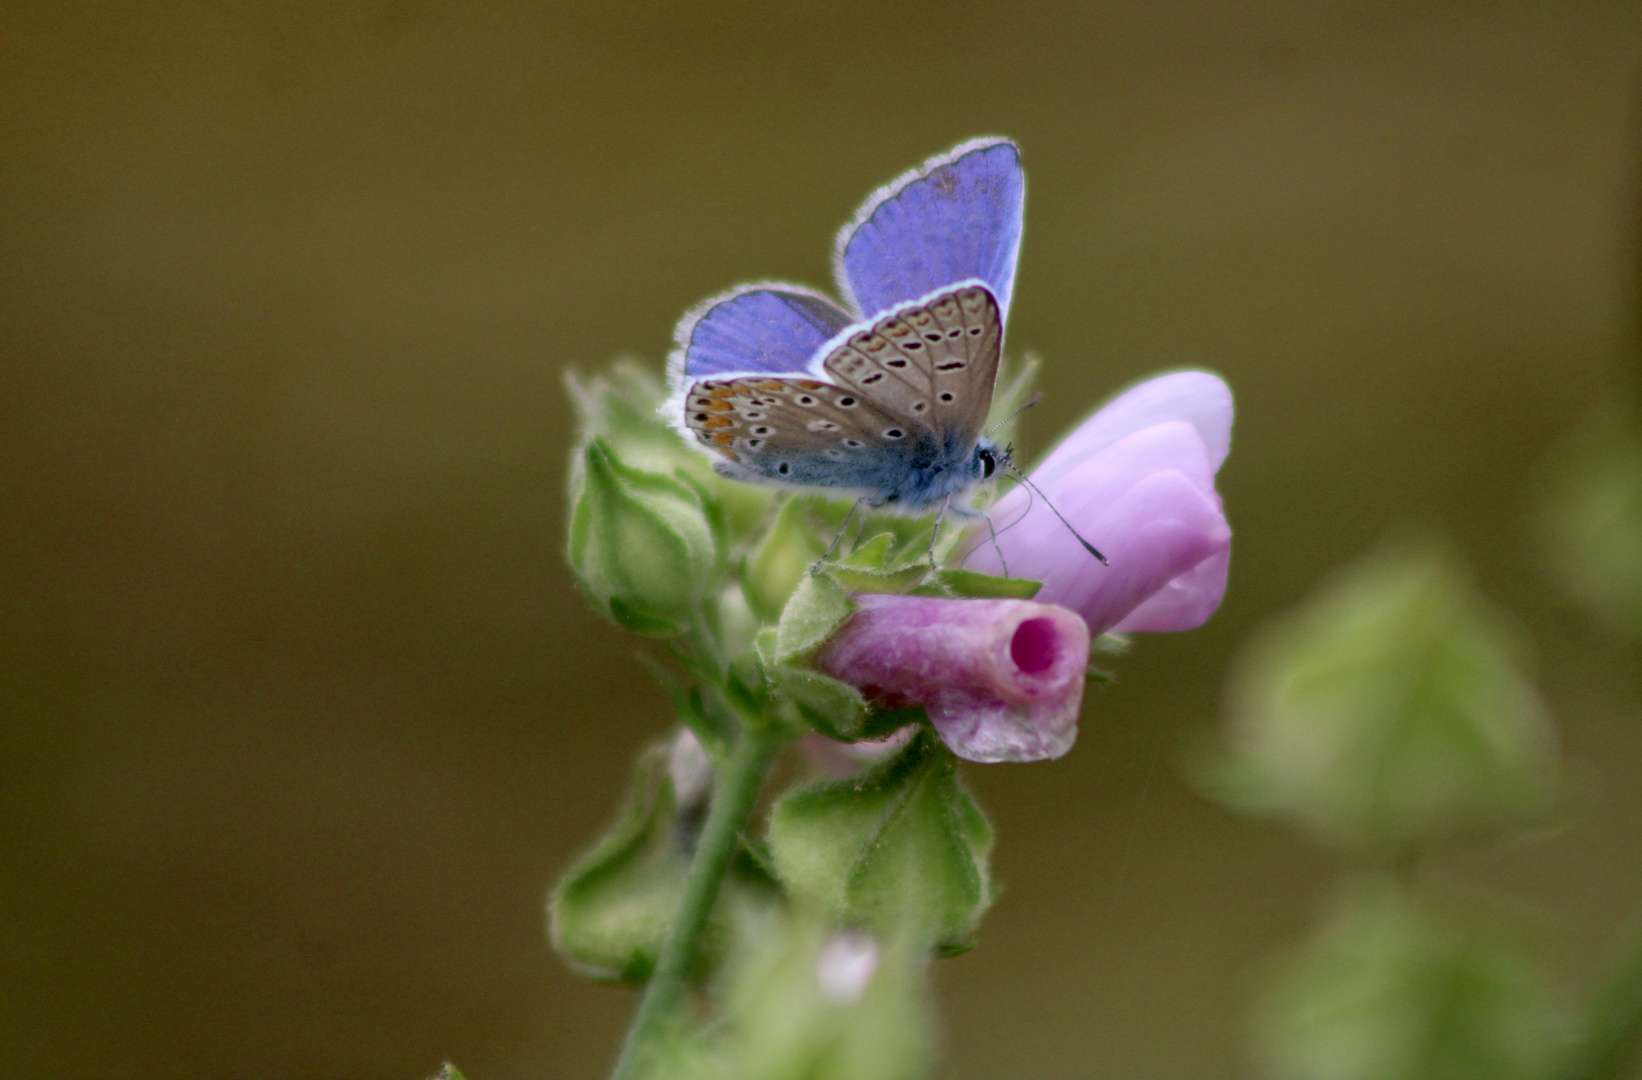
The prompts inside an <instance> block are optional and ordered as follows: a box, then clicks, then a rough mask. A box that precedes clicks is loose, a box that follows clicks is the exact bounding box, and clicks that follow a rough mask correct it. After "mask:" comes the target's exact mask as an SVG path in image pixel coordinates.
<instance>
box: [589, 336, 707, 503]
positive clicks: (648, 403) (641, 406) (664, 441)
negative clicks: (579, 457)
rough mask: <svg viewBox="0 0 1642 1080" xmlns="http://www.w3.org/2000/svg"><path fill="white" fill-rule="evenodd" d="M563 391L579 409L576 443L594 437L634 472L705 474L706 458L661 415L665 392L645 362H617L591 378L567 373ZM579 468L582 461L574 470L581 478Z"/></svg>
mask: <svg viewBox="0 0 1642 1080" xmlns="http://www.w3.org/2000/svg"><path fill="white" fill-rule="evenodd" d="M565 387H566V389H567V390H568V391H569V392H570V400H571V402H572V403H573V404H574V405H575V407H576V420H577V427H578V429H579V431H580V434H581V439H580V441H579V443H578V445H580V444H581V443H585V442H586V441H587V440H589V439H592V438H594V437H595V436H596V437H598V438H601V439H603V440H604V441H605V442H606V443H607V444H609V446H610V447H611V449H612V450H613V451H614V452H615V453H616V455H617V456H619V457H620V458H621V460H622V461H624V462H626V463H627V464H629V465H631V466H633V467H634V468H639V469H643V470H645V471H646V472H654V473H664V474H668V475H671V474H672V473H673V472H674V471H675V470H677V469H681V468H683V469H690V470H694V471H696V472H698V473H700V474H702V475H706V474H707V472H708V469H707V462H706V459H705V458H703V457H702V456H701V455H700V454H697V453H695V452H694V451H692V450H691V449H690V448H689V447H688V446H686V445H685V443H684V440H683V439H681V438H679V435H678V432H677V431H675V430H674V429H673V428H672V427H671V426H670V425H669V424H668V423H667V422H666V421H665V420H664V419H663V418H662V416H661V414H660V413H659V412H657V409H658V408H659V407H660V406H661V403H662V401H663V399H664V398H665V397H666V393H665V391H664V390H663V389H662V386H661V382H660V381H659V380H658V379H657V378H656V377H655V375H654V374H652V373H651V372H650V371H649V370H647V369H646V368H645V367H644V366H643V365H642V364H639V363H638V362H637V361H634V360H618V361H616V362H615V363H614V364H612V365H611V366H610V368H609V369H608V370H606V371H603V372H600V373H599V374H597V375H593V376H583V375H581V374H579V373H578V372H574V371H572V372H567V373H566V375H565ZM580 467H581V466H580V463H579V462H578V463H577V464H576V465H575V466H574V469H573V471H574V472H575V473H577V474H578V475H579V472H580ZM573 479H574V478H573Z"/></svg>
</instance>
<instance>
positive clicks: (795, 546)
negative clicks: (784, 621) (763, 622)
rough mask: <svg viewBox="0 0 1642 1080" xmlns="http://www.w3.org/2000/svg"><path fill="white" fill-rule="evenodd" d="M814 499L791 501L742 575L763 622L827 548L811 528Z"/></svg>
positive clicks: (749, 599) (773, 615)
mask: <svg viewBox="0 0 1642 1080" xmlns="http://www.w3.org/2000/svg"><path fill="white" fill-rule="evenodd" d="M810 503H811V500H809V499H804V498H791V499H788V500H787V501H786V502H785V503H783V504H782V506H781V510H780V511H779V512H778V513H777V514H776V516H775V520H774V521H773V522H771V523H770V527H769V530H768V531H767V532H766V533H765V534H764V539H763V540H762V541H761V542H760V543H759V545H758V550H757V551H755V552H754V553H753V556H752V558H751V559H750V560H749V561H748V563H747V568H746V571H745V573H744V574H743V576H742V590H743V592H744V594H745V595H746V597H747V604H748V606H749V607H751V608H752V609H753V613H754V614H756V615H757V616H758V617H759V618H761V619H774V618H776V617H777V616H778V615H780V614H781V609H782V607H783V606H784V605H785V604H786V603H787V599H788V598H789V597H791V596H792V594H793V590H794V589H796V588H797V587H798V585H799V583H800V582H801V581H802V580H803V579H804V575H805V573H806V572H807V571H808V570H809V568H810V567H811V566H812V565H813V564H814V563H815V560H816V559H819V558H820V557H821V555H822V553H823V551H825V550H826V549H825V548H824V547H823V546H822V544H821V542H820V541H819V540H818V539H816V536H815V532H814V530H812V529H811V528H810V526H809V521H808V517H809V514H810V511H811V506H810Z"/></svg>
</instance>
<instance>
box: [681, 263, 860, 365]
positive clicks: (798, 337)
mask: <svg viewBox="0 0 1642 1080" xmlns="http://www.w3.org/2000/svg"><path fill="white" fill-rule="evenodd" d="M849 322H850V317H849V316H848V315H847V314H845V313H844V311H843V309H841V308H840V307H839V306H838V305H837V304H835V303H833V302H832V301H831V300H829V299H827V298H826V297H825V296H822V295H821V294H820V293H818V292H813V291H812V290H809V289H806V288H804V287H803V286H801V285H781V284H773V283H763V284H757V285H742V286H739V287H737V288H734V289H731V290H730V291H729V292H726V293H720V294H719V295H718V296H715V297H712V298H711V299H709V300H706V301H704V302H702V303H700V304H698V305H696V306H695V308H693V309H692V310H691V311H690V312H689V314H687V315H685V316H684V318H683V319H682V320H680V322H679V324H678V328H677V329H676V330H675V331H674V332H673V339H674V342H675V343H676V345H677V348H676V349H675V350H674V352H673V356H672V363H671V367H672V374H673V379H674V385H675V386H676V385H681V384H682V383H683V382H684V380H685V379H686V378H701V377H703V376H712V375H722V374H726V373H730V372H739V373H745V372H757V371H768V372H773V373H781V372H795V371H803V370H804V369H805V366H806V365H807V364H808V363H809V361H810V358H811V357H812V356H814V355H815V354H816V352H817V351H818V350H819V349H820V348H821V347H822V346H823V345H825V344H826V343H827V342H828V341H829V340H830V339H831V338H832V337H833V335H835V334H837V333H838V332H839V331H840V330H842V329H843V328H844V327H845V326H847V325H849Z"/></svg>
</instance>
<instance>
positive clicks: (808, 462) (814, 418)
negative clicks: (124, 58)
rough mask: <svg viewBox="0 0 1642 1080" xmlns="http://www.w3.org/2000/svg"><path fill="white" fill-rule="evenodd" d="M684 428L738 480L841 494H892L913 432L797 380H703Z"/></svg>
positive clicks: (849, 395) (847, 397)
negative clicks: (889, 490)
mask: <svg viewBox="0 0 1642 1080" xmlns="http://www.w3.org/2000/svg"><path fill="white" fill-rule="evenodd" d="M684 408H685V413H684V424H685V427H686V428H688V429H689V430H690V431H691V432H693V433H694V434H695V436H696V438H697V439H699V440H700V441H701V443H702V444H703V445H705V446H707V447H709V448H711V449H713V450H716V451H718V453H719V454H721V455H723V460H722V461H720V462H718V463H717V466H718V470H719V472H721V473H723V474H724V475H726V476H729V477H731V478H733V479H737V480H755V481H756V480H770V481H774V482H776V483H784V484H800V485H809V486H817V487H830V488H842V489H847V490H856V491H861V492H863V493H868V492H873V491H877V490H880V489H882V488H884V487H885V486H893V484H894V482H895V481H896V479H897V478H898V477H900V476H902V475H904V474H905V473H906V470H907V458H908V456H909V454H910V452H911V451H910V448H909V444H911V443H912V441H913V440H912V434H913V433H912V432H911V431H910V430H909V429H908V425H906V424H905V423H899V424H898V423H897V422H896V421H895V420H894V419H893V418H892V417H890V416H889V415H887V414H886V413H884V412H883V410H882V409H880V408H879V407H877V406H876V405H874V404H873V403H872V402H870V401H869V400H868V399H867V398H866V397H865V396H863V395H862V394H859V393H856V392H853V391H851V390H850V389H848V388H846V387H841V386H836V385H834V384H832V383H828V382H823V381H821V380H819V379H812V378H807V377H804V376H798V375H787V376H780V377H778V376H773V375H771V376H761V375H748V376H742V377H740V378H732V379H704V380H702V381H700V382H697V383H694V384H692V385H691V387H690V390H689V393H688V394H687V395H686V396H685V399H684Z"/></svg>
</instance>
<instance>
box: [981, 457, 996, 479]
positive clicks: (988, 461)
mask: <svg viewBox="0 0 1642 1080" xmlns="http://www.w3.org/2000/svg"><path fill="white" fill-rule="evenodd" d="M979 456H980V459H981V479H982V480H985V479H987V478H988V477H990V476H991V475H992V474H993V473H995V472H997V471H998V459H997V456H996V455H994V454H993V453H992V451H990V450H982V451H981V452H980V455H979Z"/></svg>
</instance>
